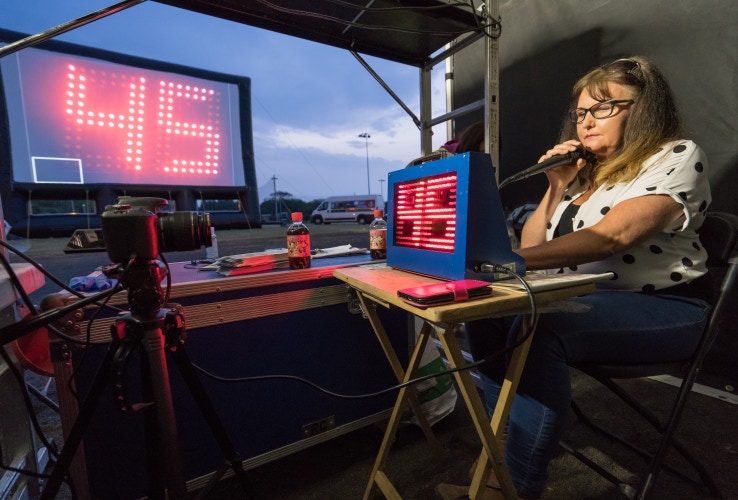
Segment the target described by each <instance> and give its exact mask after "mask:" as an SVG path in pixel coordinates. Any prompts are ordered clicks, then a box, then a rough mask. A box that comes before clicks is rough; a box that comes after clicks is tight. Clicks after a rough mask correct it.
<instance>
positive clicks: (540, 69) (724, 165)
mask: <svg viewBox="0 0 738 500" xmlns="http://www.w3.org/2000/svg"><path fill="white" fill-rule="evenodd" d="M500 16H501V18H502V36H501V37H500V45H499V62H500V83H499V84H500V97H499V109H500V143H501V150H500V165H499V167H500V179H503V178H505V177H507V176H509V175H511V174H513V173H515V172H518V171H520V170H523V169H524V168H526V167H528V166H530V165H532V164H534V163H536V161H537V160H538V158H539V157H540V155H541V154H542V153H543V152H544V151H546V150H547V149H548V148H550V147H551V146H552V145H553V144H554V143H555V141H556V139H557V136H558V132H559V128H560V124H561V120H562V118H563V116H564V113H565V111H566V107H567V106H568V104H569V92H570V89H571V87H572V85H573V84H574V82H575V81H576V80H577V79H578V78H579V77H580V76H582V74H584V73H585V72H586V71H587V70H589V69H590V68H592V67H594V66H597V65H600V64H603V63H605V62H608V61H611V60H613V59H617V58H620V57H628V56H630V55H636V54H637V55H644V56H647V57H649V58H651V59H653V60H654V61H655V62H656V63H657V64H658V65H659V67H660V68H661V69H662V70H663V71H664V73H665V74H666V76H667V78H668V79H669V82H670V83H671V86H672V88H673V90H674V93H675V95H676V99H677V102H678V104H679V107H680V110H681V112H682V115H683V118H684V120H685V122H686V126H687V129H688V132H689V135H690V137H691V138H692V139H694V140H695V141H696V142H697V143H698V144H699V145H700V146H701V147H702V149H704V150H705V152H706V154H707V157H708V159H709V164H710V176H711V184H712V187H713V204H712V209H713V210H722V211H727V212H732V213H738V197H736V196H735V194H734V190H735V189H736V188H738V28H736V26H738V2H728V1H725V0H703V1H700V2H694V1H691V0H648V1H645V0H598V1H595V2H583V1H581V0H554V1H550V2H541V1H538V0H514V1H513V0H508V1H503V2H500ZM478 49H479V50H470V51H465V52H462V53H460V54H458V55H457V56H455V58H456V60H455V61H454V72H455V74H454V82H455V83H454V85H455V89H456V95H455V100H454V102H455V103H456V104H457V105H463V104H464V103H466V102H469V101H471V100H474V99H479V98H480V96H481V95H483V94H482V89H483V86H482V85H483V74H482V72H481V69H480V68H481V67H483V66H482V65H481V64H480V63H481V59H480V58H481V57H482V55H481V52H482V51H481V45H480V46H479V47H478ZM480 117H481V115H480ZM470 119H474V118H470ZM477 119H478V118H477ZM457 129H460V128H459V127H457ZM544 189H545V178H544V177H543V176H539V177H532V178H530V179H528V180H526V181H524V182H521V183H518V184H511V185H510V186H509V187H507V188H505V190H504V192H503V193H502V195H503V200H504V201H505V203H506V204H507V205H508V207H509V208H510V209H512V208H515V207H516V206H520V205H522V204H524V203H526V202H530V201H537V200H538V199H539V198H540V196H541V195H542V193H543V190H544Z"/></svg>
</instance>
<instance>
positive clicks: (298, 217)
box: [292, 212, 302, 222]
mask: <svg viewBox="0 0 738 500" xmlns="http://www.w3.org/2000/svg"><path fill="white" fill-rule="evenodd" d="M301 220H302V212H292V222H297V221H301Z"/></svg>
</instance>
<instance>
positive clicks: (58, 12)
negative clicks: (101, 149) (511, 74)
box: [0, 0, 447, 201]
mask: <svg viewBox="0 0 738 500" xmlns="http://www.w3.org/2000/svg"><path fill="white" fill-rule="evenodd" d="M115 3H116V2H115V1H114V0H64V1H59V0H0V27H1V28H4V29H8V30H13V31H18V32H22V33H28V34H37V33H40V32H42V31H45V30H47V29H49V28H52V27H54V26H57V25H59V24H62V23H66V22H68V21H71V20H73V19H77V18H79V17H82V16H85V15H87V14H90V13H92V12H95V11H97V10H99V9H102V8H105V7H109V6H110V5H113V4H115ZM55 40H59V41H65V42H70V43H75V44H79V45H85V46H90V47H94V48H97V49H103V50H108V51H113V52H118V53H122V54H130V55H133V56H137V57H145V58H148V59H153V60H159V61H165V62H169V63H175V64H181V65H184V66H189V67H193V68H198V69H203V70H211V71H217V72H220V73H227V74H233V75H239V76H246V77H249V78H250V79H251V94H252V95H251V100H252V121H253V136H254V156H255V164H256V174H257V184H258V186H257V187H258V189H259V199H260V201H263V200H264V199H266V198H268V197H270V196H271V194H272V193H273V191H274V184H273V181H272V178H273V177H276V179H277V180H276V187H277V190H278V191H286V192H288V193H290V194H292V195H293V196H294V197H295V198H300V199H303V200H305V201H310V200H313V199H322V198H324V197H327V196H332V195H347V194H364V193H366V192H367V187H368V189H369V190H370V191H371V193H372V194H377V193H379V192H380V189H382V191H383V192H382V193H381V194H382V195H383V196H385V199H386V196H387V193H386V190H387V183H386V182H380V179H381V180H386V179H387V173H388V172H390V171H393V170H398V169H401V168H403V167H404V166H405V165H406V164H407V163H408V162H409V161H410V160H412V159H413V158H416V157H418V156H420V132H419V130H418V128H417V127H416V126H415V124H414V123H413V121H412V119H411V117H410V116H409V115H408V114H407V113H406V112H405V111H404V110H403V109H402V108H401V107H400V106H399V104H397V102H395V100H394V99H393V98H392V97H391V96H390V95H389V94H388V93H387V92H386V91H385V90H384V89H383V88H382V87H381V86H380V85H379V83H378V82H377V81H376V80H374V78H373V77H372V76H371V75H370V74H369V73H368V72H367V71H366V70H365V69H364V68H363V67H362V66H361V65H360V63H359V62H358V61H357V60H356V59H355V58H354V57H353V55H351V53H350V52H348V51H346V50H342V49H338V48H334V47H330V46H327V45H323V44H318V43H315V42H310V41H307V40H303V39H299V38H295V37H291V36H288V35H283V34H279V33H274V32H271V31H268V30H263V29H259V28H255V27H252V26H247V25H242V24H238V23H234V22H230V21H226V20H223V19H219V18H215V17H211V16H206V15H203V14H198V13H194V12H189V11H186V10H182V9H177V8H174V7H170V6H167V5H162V4H158V3H154V2H151V1H148V2H144V3H142V4H139V5H136V6H134V7H131V8H128V9H126V10H124V11H121V12H117V13H115V14H112V15H110V16H108V17H105V18H103V19H99V20H96V21H94V22H92V23H90V24H87V25H85V26H82V27H79V28H76V29H74V30H72V31H70V32H67V33H65V34H63V35H59V36H57V37H56V38H55ZM362 57H363V58H364V59H365V60H366V61H367V62H368V63H369V64H370V66H371V67H372V68H373V69H374V70H375V71H376V73H377V74H378V75H379V76H380V77H381V78H382V79H383V80H384V81H385V82H386V83H387V84H388V85H389V87H390V88H391V89H392V90H393V91H394V92H395V93H396V94H397V95H398V96H399V97H400V99H401V100H402V101H403V102H404V103H405V104H406V105H407V106H408V107H409V108H410V109H411V110H412V111H413V113H414V114H415V115H416V116H417V115H418V114H419V102H420V101H419V80H418V78H419V69H418V68H416V67H413V66H408V65H403V64H399V63H394V62H391V61H386V60H382V59H378V58H374V57H370V56H365V55H362ZM433 80H434V84H433V97H432V102H433V109H434V115H437V114H442V113H443V112H444V109H445V100H444V97H443V93H444V90H443V65H442V64H441V65H439V66H438V67H437V68H436V69H435V70H434V71H433ZM362 133H368V134H369V135H370V136H371V137H370V138H369V139H368V140H367V139H363V138H360V137H359V134H362ZM446 140H447V137H446V133H445V128H444V127H442V126H441V127H436V130H434V139H433V146H434V148H437V147H439V146H441V145H442V144H443V143H444V142H446ZM367 161H368V165H369V167H368V171H369V172H368V174H367ZM367 185H368V186H367Z"/></svg>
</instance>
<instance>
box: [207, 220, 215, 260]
mask: <svg viewBox="0 0 738 500" xmlns="http://www.w3.org/2000/svg"><path fill="white" fill-rule="evenodd" d="M210 239H211V241H212V243H211V244H210V246H209V247H205V258H206V259H208V260H215V259H217V258H218V237H217V236H215V228H214V227H211V228H210Z"/></svg>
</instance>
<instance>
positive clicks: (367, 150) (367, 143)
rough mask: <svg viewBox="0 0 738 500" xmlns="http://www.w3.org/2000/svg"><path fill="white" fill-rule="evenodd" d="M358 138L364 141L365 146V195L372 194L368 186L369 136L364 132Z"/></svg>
mask: <svg viewBox="0 0 738 500" xmlns="http://www.w3.org/2000/svg"><path fill="white" fill-rule="evenodd" d="M359 137H362V138H363V139H364V144H365V145H366V193H367V194H372V188H371V187H370V185H369V138H370V137H371V135H369V133H367V132H364V133H363V134H359Z"/></svg>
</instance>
